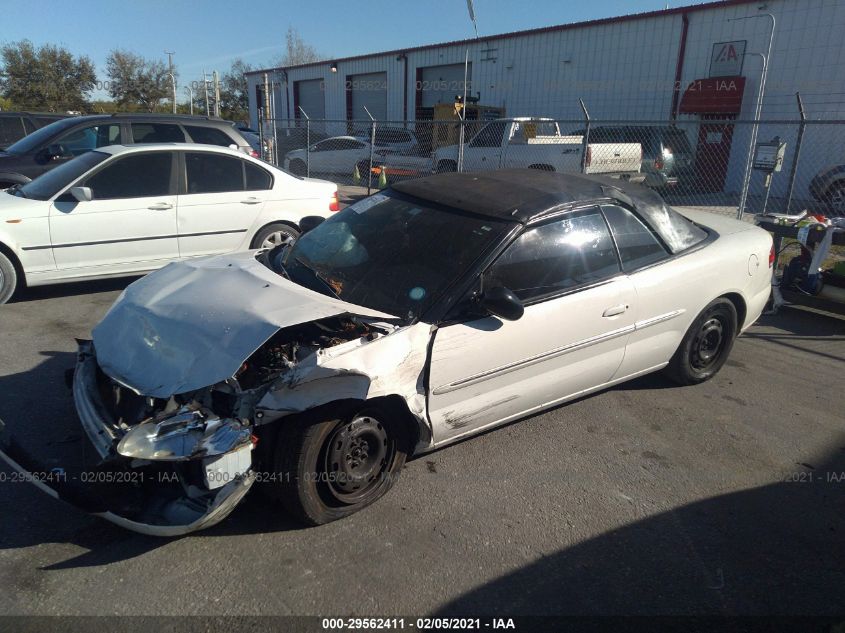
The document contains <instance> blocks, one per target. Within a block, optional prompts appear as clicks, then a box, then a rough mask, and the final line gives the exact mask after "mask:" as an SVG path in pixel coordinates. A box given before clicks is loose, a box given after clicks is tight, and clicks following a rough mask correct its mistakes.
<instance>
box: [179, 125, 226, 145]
mask: <svg viewBox="0 0 845 633" xmlns="http://www.w3.org/2000/svg"><path fill="white" fill-rule="evenodd" d="M185 129H186V130H187V132H188V135H189V136H190V137H191V140H192V141H193V142H194V143H202V144H203V145H219V146H220V147H229V145H237V144H238V143H237V142H236V141H235V139H233V138H231V137H230V136H229V135H228V134H226V133H225V132H224V131H223V130H218V129H217V128H213V127H203V126H199V125H186V126H185Z"/></svg>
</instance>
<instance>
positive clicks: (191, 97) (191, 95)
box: [185, 86, 194, 116]
mask: <svg viewBox="0 0 845 633" xmlns="http://www.w3.org/2000/svg"><path fill="white" fill-rule="evenodd" d="M185 90H187V91H188V103H190V104H191V116H194V89H193V88H191V87H190V86H185Z"/></svg>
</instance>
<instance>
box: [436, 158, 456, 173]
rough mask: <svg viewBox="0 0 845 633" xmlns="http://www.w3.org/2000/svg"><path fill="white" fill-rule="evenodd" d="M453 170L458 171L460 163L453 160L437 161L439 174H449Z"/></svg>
mask: <svg viewBox="0 0 845 633" xmlns="http://www.w3.org/2000/svg"><path fill="white" fill-rule="evenodd" d="M453 171H458V163H456V162H455V161H453V160H441V161H440V162H439V163H437V173H438V174H448V173H450V172H453Z"/></svg>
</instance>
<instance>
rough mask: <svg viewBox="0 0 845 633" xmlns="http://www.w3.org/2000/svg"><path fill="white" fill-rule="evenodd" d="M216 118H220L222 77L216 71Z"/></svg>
mask: <svg viewBox="0 0 845 633" xmlns="http://www.w3.org/2000/svg"><path fill="white" fill-rule="evenodd" d="M213 76H214V116H216V117H219V116H220V76H219V75H218V74H217V71H216V70H215V71H214V75H213Z"/></svg>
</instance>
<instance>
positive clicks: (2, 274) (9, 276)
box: [0, 253, 18, 305]
mask: <svg viewBox="0 0 845 633" xmlns="http://www.w3.org/2000/svg"><path fill="white" fill-rule="evenodd" d="M17 286H18V272H17V271H16V270H15V265H14V264H13V263H12V262H11V260H10V259H9V258H8V257H6V255H4V254H3V253H0V305H2V304H4V303H6V302H7V301H8V300H9V299H11V298H12V295H13V294H14V292H15V288H17Z"/></svg>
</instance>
